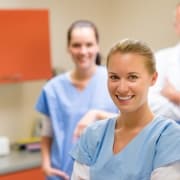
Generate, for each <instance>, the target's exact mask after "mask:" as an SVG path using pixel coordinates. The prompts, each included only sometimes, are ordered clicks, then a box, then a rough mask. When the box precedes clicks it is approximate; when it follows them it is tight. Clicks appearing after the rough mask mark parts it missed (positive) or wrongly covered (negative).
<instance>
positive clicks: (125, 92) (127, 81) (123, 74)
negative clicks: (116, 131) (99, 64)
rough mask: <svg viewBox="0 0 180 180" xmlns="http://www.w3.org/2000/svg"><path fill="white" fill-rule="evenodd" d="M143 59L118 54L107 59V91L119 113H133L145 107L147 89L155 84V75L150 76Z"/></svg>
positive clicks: (134, 55)
mask: <svg viewBox="0 0 180 180" xmlns="http://www.w3.org/2000/svg"><path fill="white" fill-rule="evenodd" d="M144 58H145V57H143V56H141V55H138V54H135V53H124V54H123V53H120V52H116V53H114V54H112V55H111V56H110V58H109V63H108V89H109V92H110V95H111V97H112V100H113V101H114V103H115V104H116V105H117V107H118V108H119V110H120V111H121V113H123V112H135V111H137V110H139V109H140V108H142V107H145V106H146V105H147V93H148V88H149V87H150V86H152V85H153V84H154V83H155V81H156V78H157V73H154V74H153V75H150V73H149V72H148V70H147V67H146V66H145V59H144Z"/></svg>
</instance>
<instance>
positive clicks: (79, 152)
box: [70, 120, 106, 166]
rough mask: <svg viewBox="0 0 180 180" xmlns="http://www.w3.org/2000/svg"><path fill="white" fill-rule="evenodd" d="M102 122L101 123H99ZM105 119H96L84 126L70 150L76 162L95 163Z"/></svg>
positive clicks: (88, 164)
mask: <svg viewBox="0 0 180 180" xmlns="http://www.w3.org/2000/svg"><path fill="white" fill-rule="evenodd" d="M101 122H103V123H101ZM103 124H106V120H103V121H97V122H95V123H93V124H91V125H90V126H89V127H87V128H86V130H85V131H84V133H83V134H82V135H81V137H80V138H79V140H78V142H77V143H76V145H75V147H74V148H73V150H72V151H71V153H70V154H71V156H72V158H73V159H75V160H76V161H77V162H79V163H81V164H86V165H87V166H90V165H92V164H94V163H95V161H96V159H97V156H98V151H99V145H100V144H101V140H102V136H104V130H105V128H104V125H103Z"/></svg>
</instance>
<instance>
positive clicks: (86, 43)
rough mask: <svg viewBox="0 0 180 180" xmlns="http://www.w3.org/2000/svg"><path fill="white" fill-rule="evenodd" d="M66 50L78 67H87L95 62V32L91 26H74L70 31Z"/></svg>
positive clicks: (96, 45) (96, 44)
mask: <svg viewBox="0 0 180 180" xmlns="http://www.w3.org/2000/svg"><path fill="white" fill-rule="evenodd" d="M68 51H69V53H70V54H71V56H72V59H73V61H74V63H75V65H76V68H78V69H83V70H84V69H88V68H90V67H92V66H94V65H95V64H96V63H95V61H96V56H97V53H98V52H99V46H98V42H97V39H96V36H95V32H94V30H93V29H92V28H91V27H76V28H74V29H73V30H72V32H71V39H70V41H69V44H68Z"/></svg>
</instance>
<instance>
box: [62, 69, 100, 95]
mask: <svg viewBox="0 0 180 180" xmlns="http://www.w3.org/2000/svg"><path fill="white" fill-rule="evenodd" d="M98 71H99V68H98V67H97V68H96V71H95V73H94V74H93V75H92V77H91V78H90V80H89V82H88V83H87V85H86V87H85V88H84V89H82V90H79V89H78V88H76V87H75V86H74V85H73V83H72V81H71V78H70V72H67V73H66V74H65V76H66V78H67V79H68V81H67V82H68V83H69V84H70V85H71V87H72V89H73V91H74V92H76V93H78V94H83V93H84V92H86V91H87V90H88V89H89V87H92V85H93V83H94V79H95V78H96V75H97V73H98Z"/></svg>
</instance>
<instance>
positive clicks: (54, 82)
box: [44, 72, 69, 89]
mask: <svg viewBox="0 0 180 180" xmlns="http://www.w3.org/2000/svg"><path fill="white" fill-rule="evenodd" d="M68 74H69V72H65V73H62V74H59V75H57V76H55V77H53V78H52V79H50V80H49V81H48V82H47V83H46V84H45V86H44V88H45V89H48V88H54V87H55V86H60V85H63V84H64V83H65V82H68Z"/></svg>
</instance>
